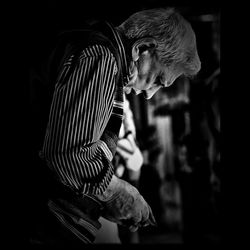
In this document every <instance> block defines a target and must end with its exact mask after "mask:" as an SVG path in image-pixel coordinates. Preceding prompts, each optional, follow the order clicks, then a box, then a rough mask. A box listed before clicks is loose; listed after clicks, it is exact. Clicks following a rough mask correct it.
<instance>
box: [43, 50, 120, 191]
mask: <svg viewBox="0 0 250 250" xmlns="http://www.w3.org/2000/svg"><path fill="white" fill-rule="evenodd" d="M71 61H72V57H70V58H69V59H68V60H67V61H66V62H65V63H64V65H63V67H62V70H61V72H60V74H59V77H58V79H57V82H56V85H55V90H54V95H53V99H52V104H51V110H50V115H49V121H48V125H47V130H46V135H45V140H44V145H43V150H42V154H43V157H44V158H45V160H46V161H47V164H48V166H49V167H50V168H51V169H52V170H53V171H55V172H56V173H57V176H58V177H59V179H60V180H61V182H62V183H64V184H65V185H67V186H69V187H71V188H72V189H73V190H76V191H78V192H81V193H86V194H87V193H92V194H98V193H100V192H103V191H104V190H105V188H106V186H107V184H108V183H109V181H110V179H111V177H112V175H113V166H112V164H111V160H112V155H111V153H110V152H109V149H108V147H106V146H105V143H104V142H103V141H101V140H100V137H101V135H102V133H103V131H104V129H105V127H106V125H107V123H108V121H109V118H110V116H111V114H112V111H113V107H114V92H115V74H116V72H117V68H116V67H117V65H116V62H115V58H114V56H113V55H112V53H111V52H110V51H109V49H108V48H106V47H104V46H102V45H93V46H89V47H87V48H85V49H84V50H83V51H82V53H81V55H80V57H79V60H78V62H77V64H76V65H75V67H74V69H73V70H71V71H70V72H71V73H70V75H69V77H67V78H66V77H65V76H66V74H67V72H69V68H70V67H71ZM65 79H66V80H65ZM117 105H118V106H119V107H121V104H115V106H117ZM103 171H104V172H105V174H104V178H101V179H100V178H99V175H100V173H101V172H102V173H103Z"/></svg>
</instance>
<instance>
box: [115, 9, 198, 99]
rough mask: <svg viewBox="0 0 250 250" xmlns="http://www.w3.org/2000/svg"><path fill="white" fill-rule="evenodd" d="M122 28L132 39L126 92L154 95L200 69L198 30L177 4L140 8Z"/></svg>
mask: <svg viewBox="0 0 250 250" xmlns="http://www.w3.org/2000/svg"><path fill="white" fill-rule="evenodd" d="M118 30H119V31H120V32H121V33H122V34H123V35H124V36H125V37H126V38H127V39H128V40H129V41H130V42H132V48H131V49H132V51H131V58H132V61H131V62H130V80H129V83H128V84H127V85H126V86H125V87H124V91H125V92H126V93H130V92H131V91H132V92H135V93H136V94H139V93H143V94H144V96H145V98H146V99H150V98H151V97H152V96H153V95H154V94H155V93H156V92H157V91H158V90H159V89H160V88H161V87H168V86H170V85H171V84H172V83H173V82H174V81H175V80H176V79H177V78H178V77H179V76H180V75H186V76H193V75H196V74H197V73H198V71H199V70H200V67H201V63H200V59H199V56H198V53H197V48H196V38H195V34H194V31H193V30H192V27H191V25H190V24H189V23H188V22H187V21H186V20H185V19H184V18H183V17H182V16H181V15H180V14H179V13H178V12H176V11H175V10H174V9H173V8H166V9H164V8H160V9H151V10H144V11H140V12H137V13H135V14H133V15H132V16H130V17H129V18H128V19H127V20H126V21H125V22H123V23H122V24H121V25H120V26H119V27H118Z"/></svg>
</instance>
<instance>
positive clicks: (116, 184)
mask: <svg viewBox="0 0 250 250" xmlns="http://www.w3.org/2000/svg"><path fill="white" fill-rule="evenodd" d="M96 197H97V198H98V200H100V201H101V202H102V204H103V206H104V209H103V211H102V216H103V217H104V218H106V219H108V220H110V221H113V222H115V223H117V224H120V225H123V226H126V227H128V228H129V230H130V231H132V232H134V231H136V230H137V229H138V228H139V227H141V226H147V225H156V221H155V218H154V216H153V213H152V210H151V208H150V206H149V205H148V203H147V202H146V201H145V200H144V198H143V197H142V196H141V195H140V193H139V192H138V190H137V189H136V188H135V187H134V186H132V185H131V184H129V183H128V182H126V181H124V180H121V179H119V178H117V177H116V176H115V175H114V176H113V177H112V180H111V182H110V184H109V186H108V188H107V190H106V191H105V192H104V194H102V195H97V196H96Z"/></svg>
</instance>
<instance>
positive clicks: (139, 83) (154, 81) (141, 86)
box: [124, 51, 181, 99]
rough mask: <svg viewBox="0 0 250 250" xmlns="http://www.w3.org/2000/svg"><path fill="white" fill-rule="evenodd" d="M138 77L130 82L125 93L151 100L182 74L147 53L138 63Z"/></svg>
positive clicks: (143, 54)
mask: <svg viewBox="0 0 250 250" xmlns="http://www.w3.org/2000/svg"><path fill="white" fill-rule="evenodd" d="M136 70H137V75H136V77H134V79H133V80H132V81H130V82H129V83H128V84H127V85H126V87H125V88H124V91H125V92H126V93H127V94H129V93H130V92H132V93H134V94H136V95H138V94H140V93H142V94H143V96H144V97H145V98H146V99H150V98H151V97H152V96H153V95H154V94H155V93H156V92H157V91H158V90H159V89H160V88H162V87H168V86H170V85H171V84H172V83H173V82H174V81H175V80H176V78H178V77H179V76H180V75H181V73H180V72H177V71H176V70H175V71H174V70H173V69H171V68H167V67H166V66H163V65H162V64H161V63H160V61H159V60H158V59H157V57H156V56H151V54H150V53H149V52H148V51H146V52H144V53H142V55H141V56H140V58H139V59H138V61H137V62H136Z"/></svg>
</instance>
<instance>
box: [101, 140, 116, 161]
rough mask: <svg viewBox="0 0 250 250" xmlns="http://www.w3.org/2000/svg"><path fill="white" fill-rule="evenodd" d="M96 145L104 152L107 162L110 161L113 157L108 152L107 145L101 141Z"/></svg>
mask: <svg viewBox="0 0 250 250" xmlns="http://www.w3.org/2000/svg"><path fill="white" fill-rule="evenodd" d="M98 143H99V145H100V148H101V149H102V151H103V152H104V154H105V156H106V157H107V158H108V160H109V161H112V160H113V155H112V152H111V151H110V150H109V147H108V146H107V144H106V143H105V142H104V141H102V140H99V141H98Z"/></svg>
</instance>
